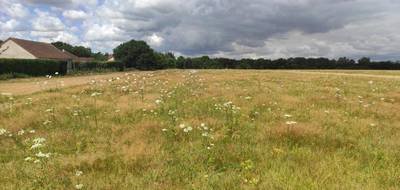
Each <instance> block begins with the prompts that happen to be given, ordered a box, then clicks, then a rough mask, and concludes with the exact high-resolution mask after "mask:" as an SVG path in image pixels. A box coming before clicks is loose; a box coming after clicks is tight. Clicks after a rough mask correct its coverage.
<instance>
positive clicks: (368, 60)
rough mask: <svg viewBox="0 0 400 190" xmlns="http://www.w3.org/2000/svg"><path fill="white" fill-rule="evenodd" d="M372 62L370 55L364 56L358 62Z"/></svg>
mask: <svg viewBox="0 0 400 190" xmlns="http://www.w3.org/2000/svg"><path fill="white" fill-rule="evenodd" d="M370 63H371V59H370V58H368V57H363V58H361V59H359V60H358V64H370Z"/></svg>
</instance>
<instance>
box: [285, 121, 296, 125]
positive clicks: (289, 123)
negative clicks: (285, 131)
mask: <svg viewBox="0 0 400 190" xmlns="http://www.w3.org/2000/svg"><path fill="white" fill-rule="evenodd" d="M296 124H297V122H295V121H287V122H286V125H296Z"/></svg>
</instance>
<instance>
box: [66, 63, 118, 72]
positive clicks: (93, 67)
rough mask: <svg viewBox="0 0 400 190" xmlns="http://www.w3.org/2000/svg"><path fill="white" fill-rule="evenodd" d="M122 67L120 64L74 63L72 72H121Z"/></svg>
mask: <svg viewBox="0 0 400 190" xmlns="http://www.w3.org/2000/svg"><path fill="white" fill-rule="evenodd" d="M124 68H125V67H124V65H123V64H122V63H121V62H96V61H93V62H87V63H74V64H73V70H74V72H79V71H103V70H118V71H123V70H124Z"/></svg>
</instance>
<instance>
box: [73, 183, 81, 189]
mask: <svg viewBox="0 0 400 190" xmlns="http://www.w3.org/2000/svg"><path fill="white" fill-rule="evenodd" d="M82 188H83V184H77V185H75V189H82Z"/></svg>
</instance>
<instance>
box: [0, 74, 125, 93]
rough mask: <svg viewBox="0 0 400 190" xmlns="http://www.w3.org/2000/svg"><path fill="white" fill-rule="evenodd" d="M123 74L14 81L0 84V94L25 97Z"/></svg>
mask: <svg viewBox="0 0 400 190" xmlns="http://www.w3.org/2000/svg"><path fill="white" fill-rule="evenodd" d="M121 75H123V73H110V74H100V75H90V76H76V77H60V78H51V79H47V78H32V79H16V80H10V81H4V82H0V94H4V93H6V94H9V93H10V94H12V95H27V94H32V93H35V92H40V91H44V90H50V89H55V88H66V87H73V86H79V85H85V84H88V83H89V82H90V81H91V80H104V79H110V78H113V77H118V76H121Z"/></svg>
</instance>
